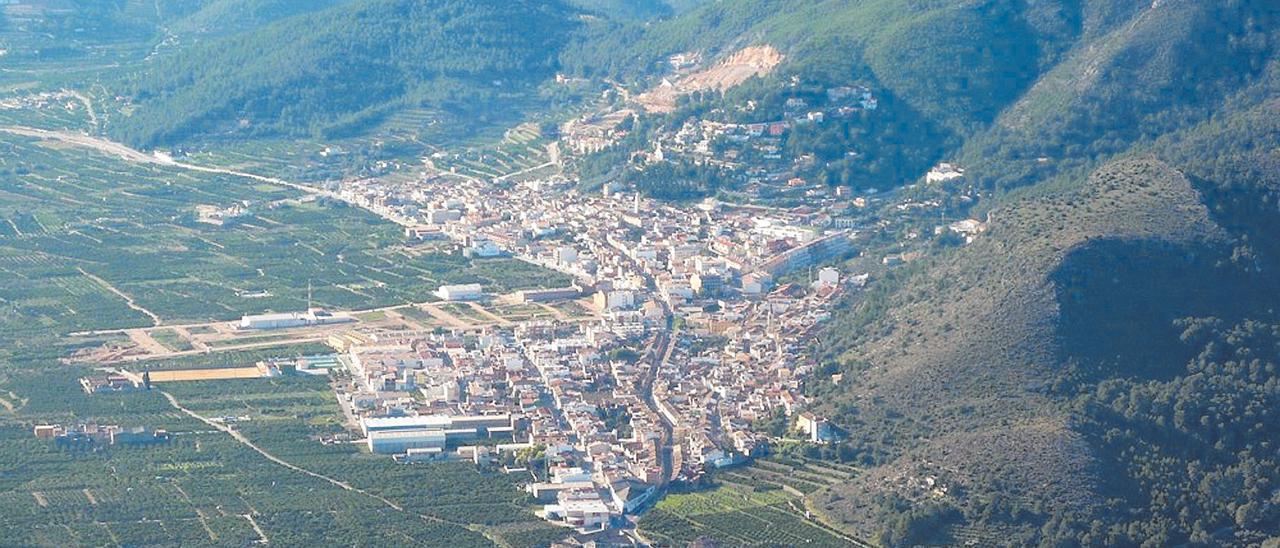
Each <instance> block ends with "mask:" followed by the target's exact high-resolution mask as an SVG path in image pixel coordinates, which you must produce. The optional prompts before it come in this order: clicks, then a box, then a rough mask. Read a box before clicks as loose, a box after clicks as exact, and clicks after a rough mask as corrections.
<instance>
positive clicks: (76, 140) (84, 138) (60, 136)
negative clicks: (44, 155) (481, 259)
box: [0, 126, 414, 226]
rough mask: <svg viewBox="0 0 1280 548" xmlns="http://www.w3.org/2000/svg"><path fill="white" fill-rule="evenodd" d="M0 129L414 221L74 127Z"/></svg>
mask: <svg viewBox="0 0 1280 548" xmlns="http://www.w3.org/2000/svg"><path fill="white" fill-rule="evenodd" d="M0 131H2V132H5V133H10V134H13V135H21V136H24V137H34V138H37V139H46V140H53V141H61V142H64V143H67V144H70V145H76V146H80V147H84V148H90V149H93V150H97V151H99V152H102V153H104V154H109V155H112V156H116V157H119V158H121V159H123V160H125V161H128V162H133V163H140V164H153V165H160V166H169V167H175V168H178V169H185V170H188V171H198V172H201V173H214V174H218V175H230V176H232V177H243V178H246V179H252V180H254V181H259V182H263V183H268V184H273V185H277V186H283V187H286V188H291V189H294V190H297V191H299V192H303V193H306V194H310V195H313V196H320V197H325V198H331V199H334V200H339V201H344V202H347V203H350V204H351V205H354V206H356V207H359V208H362V209H365V210H367V211H369V212H371V213H373V214H375V215H377V216H379V217H382V218H383V219H386V220H388V221H391V222H393V223H395V224H398V225H401V226H411V225H413V224H414V223H413V222H412V221H410V220H408V219H401V218H399V217H396V216H394V215H389V214H388V213H387V212H385V211H379V210H377V209H373V208H369V207H366V206H364V205H361V204H357V203H354V202H349V201H347V200H344V199H343V198H342V196H340V195H339V194H338V193H336V192H331V191H328V190H324V189H320V188H316V187H313V186H309V185H304V184H301V183H294V182H291V181H286V180H284V179H281V178H279V177H268V176H266V175H258V174H255V173H248V172H244V171H237V170H234V169H228V168H222V167H209V166H202V165H199V164H191V163H187V162H179V161H177V160H174V159H173V158H170V157H168V156H165V155H161V154H147V153H145V152H143V151H141V150H137V149H135V148H132V147H130V146H129V145H126V144H123V143H118V142H115V141H112V140H110V139H105V138H102V137H95V136H92V135H86V134H83V133H78V132H74V131H54V130H48V129H39V128H32V127H25V126H0Z"/></svg>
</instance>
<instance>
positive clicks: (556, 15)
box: [114, 0, 573, 146]
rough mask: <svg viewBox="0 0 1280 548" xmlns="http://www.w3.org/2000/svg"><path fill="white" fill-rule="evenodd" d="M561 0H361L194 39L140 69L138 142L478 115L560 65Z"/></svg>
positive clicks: (131, 138)
mask: <svg viewBox="0 0 1280 548" xmlns="http://www.w3.org/2000/svg"><path fill="white" fill-rule="evenodd" d="M570 13H571V12H570V11H569V9H568V8H566V7H565V6H564V5H562V4H558V3H554V2H553V3H547V2H531V1H516V2H509V1H501V2H500V1H497V0H482V1H466V2H463V1H461V0H431V1H427V2H411V1H407V0H360V1H358V2H352V3H348V4H346V5H343V6H341V7H340V8H336V9H329V10H325V11H320V12H317V13H313V14H305V15H300V16H295V17H289V18H286V19H282V20H280V21H277V22H276V23H273V24H271V25H268V26H266V27H263V28H261V29H259V30H254V31H250V32H247V33H242V34H237V35H233V36H230V37H227V38H224V39H220V40H216V41H212V42H208V43H204V44H198V45H196V46H194V47H192V48H189V49H185V50H183V51H181V52H180V53H179V54H177V55H174V56H172V57H168V58H164V59H162V60H159V61H157V62H156V63H154V64H153V65H152V66H150V67H148V68H147V69H145V70H144V71H142V72H141V73H140V74H138V75H137V77H136V79H135V80H134V82H133V83H132V84H131V85H130V86H129V87H130V91H129V95H130V96H132V98H133V100H134V101H135V102H136V103H137V110H136V112H134V114H133V115H132V116H131V117H130V118H128V119H126V120H125V121H123V122H121V123H120V124H119V125H118V127H116V128H114V132H115V134H116V135H117V136H118V137H120V138H122V139H124V140H126V141H128V142H130V143H133V144H135V145H139V146H157V145H164V144H172V143H175V142H178V141H180V140H182V139H185V138H189V137H192V136H197V135H230V136H237V137H239V136H249V135H263V134H287V135H298V134H308V133H309V134H317V135H329V134H334V133H342V132H345V131H352V130H353V129H358V128H360V127H362V126H363V125H364V124H367V123H368V122H369V121H371V120H373V119H376V118H377V117H378V116H380V115H382V114H384V113H385V112H386V111H387V109H389V108H391V107H393V106H402V105H412V106H430V107H434V108H443V109H452V110H454V111H456V112H463V113H467V114H470V115H472V116H474V117H476V118H477V122H479V123H482V122H483V119H484V118H485V117H487V116H491V115H492V114H491V113H490V112H489V111H490V110H491V109H493V110H501V109H502V108H504V106H510V101H509V100H505V99H506V98H507V97H509V96H519V95H521V94H523V93H527V92H528V91H529V88H530V87H531V86H533V85H535V84H536V83H538V82H540V81H541V80H543V79H545V78H547V77H549V76H550V75H551V74H552V73H553V72H554V69H555V52H556V51H557V50H558V49H559V47H560V45H561V44H562V43H563V42H564V41H565V40H566V39H567V35H568V32H569V31H570V29H571V28H572V25H573V23H572V20H571V19H570Z"/></svg>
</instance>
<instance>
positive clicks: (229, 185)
mask: <svg viewBox="0 0 1280 548" xmlns="http://www.w3.org/2000/svg"><path fill="white" fill-rule="evenodd" d="M298 198H301V195H300V193H298V192H296V191H294V190H290V189H286V188H281V187H274V186H270V185H264V184H262V183H252V184H251V182H249V181H245V180H242V179H240V178H237V177H232V176H220V175H208V174H203V173H193V172H189V171H183V170H180V169H178V168H170V167H164V166H158V165H150V164H146V165H140V164H130V163H126V162H124V161H122V160H119V159H116V158H114V157H111V156H108V155H104V154H99V153H96V152H91V151H87V150H84V149H70V148H66V147H65V146H63V145H61V144H56V146H55V143H53V142H41V141H37V140H33V139H27V138H22V137H16V136H10V135H7V134H0V275H3V276H4V277H5V279H6V283H5V284H3V285H2V286H0V308H2V309H3V312H4V314H2V315H0V333H4V334H5V338H6V339H9V340H18V341H21V340H22V339H23V338H24V337H28V336H34V335H38V334H47V333H49V332H50V331H52V332H54V333H67V332H73V331H80V330H91V329H106V328H122V327H132V326H145V325H151V324H152V323H155V319H154V318H153V317H152V315H154V316H155V317H156V318H158V319H159V321H161V322H162V323H177V322H193V321H206V320H222V319H233V318H236V317H238V316H240V315H242V314H246V313H259V312H264V311H283V310H296V309H300V308H303V307H305V306H306V303H307V286H308V284H310V285H311V286H312V287H313V288H314V302H315V304H316V305H318V306H324V307H330V308H334V309H363V308H373V307H378V306H386V305H393V304H401V303H406V302H421V301H428V300H432V299H433V297H432V296H431V292H432V291H433V290H435V289H436V287H438V286H439V285H441V284H446V283H466V282H477V283H481V284H484V285H485V286H486V289H487V290H491V291H495V292H503V291H511V290H515V289H520V288H523V287H528V286H530V285H532V284H536V283H545V284H547V285H555V284H556V283H562V282H563V281H564V280H561V279H558V277H557V276H555V275H550V276H548V275H543V274H542V273H541V272H539V273H538V275H532V274H534V272H531V270H533V269H534V267H531V266H529V265H527V264H525V263H522V262H519V261H515V260H511V259H496V260H468V259H464V258H462V257H458V256H451V255H445V254H441V253H434V252H428V253H418V252H414V251H412V250H409V249H406V248H405V247H403V246H402V245H400V234H399V230H398V228H397V227H396V226H395V225H392V224H390V223H387V222H385V221H383V220H381V219H379V218H377V217H375V216H373V215H371V214H369V213H366V212H364V211H362V210H359V209H357V208H353V207H349V206H346V205H345V204H341V203H333V202H326V201H324V200H319V201H305V200H298ZM236 203H246V204H248V206H247V207H248V210H249V214H248V215H246V216H243V217H241V218H238V219H235V220H234V222H231V223H228V224H227V225H225V226H213V225H208V224H202V223H199V222H197V221H196V213H195V205H197V204H207V205H212V206H218V207H227V206H230V205H233V204H236ZM130 299H131V300H132V306H130V301H129V300H130Z"/></svg>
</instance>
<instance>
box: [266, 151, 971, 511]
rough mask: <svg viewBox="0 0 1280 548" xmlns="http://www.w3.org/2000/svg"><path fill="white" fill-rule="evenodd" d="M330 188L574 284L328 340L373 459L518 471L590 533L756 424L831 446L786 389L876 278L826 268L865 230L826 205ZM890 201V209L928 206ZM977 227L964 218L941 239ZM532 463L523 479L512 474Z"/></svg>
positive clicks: (408, 230)
mask: <svg viewBox="0 0 1280 548" xmlns="http://www.w3.org/2000/svg"><path fill="white" fill-rule="evenodd" d="M939 169H940V170H944V171H945V173H954V172H956V170H955V169H954V168H952V167H950V166H940V168H939ZM935 171H938V170H935ZM949 179H950V177H948V178H947V180H949ZM931 182H932V181H931ZM835 192H836V191H833V196H832V197H833V198H834V195H835ZM336 194H337V195H338V196H340V197H341V198H342V199H344V200H347V201H349V202H350V203H353V204H356V205H359V206H361V207H364V208H366V209H369V210H371V211H374V212H377V213H379V214H381V215H382V216H384V217H385V218H387V219H391V220H393V221H395V222H397V223H399V224H401V225H403V227H404V237H405V240H406V242H407V243H409V244H410V245H414V244H417V245H425V243H426V242H430V241H433V240H439V241H440V242H446V243H447V244H448V245H452V246H454V248H455V249H456V250H457V252H458V253H462V254H465V255H468V256H479V257H493V256H511V257H515V258H518V259H520V260H523V261H526V262H529V263H532V264H535V265H539V266H542V267H545V268H548V269H552V270H555V271H558V272H561V273H564V274H566V275H568V276H570V277H571V278H572V280H573V282H572V283H571V284H569V285H567V286H565V287H558V288H550V289H534V290H523V291H518V292H515V293H512V294H506V295H496V294H490V293H487V292H486V288H485V287H483V286H482V285H480V284H462V285H446V286H442V287H440V288H439V289H438V290H437V291H436V296H437V297H438V298H439V300H440V301H441V302H440V303H437V305H436V306H437V309H440V310H447V309H452V310H455V311H457V312H458V314H460V315H461V314H464V313H465V314H472V315H478V316H480V317H485V316H492V314H491V313H489V312H488V311H487V310H486V309H485V306H486V305H490V306H491V305H493V303H496V302H502V303H504V304H503V305H502V306H508V307H510V306H525V307H530V308H531V309H534V310H538V309H539V308H542V309H547V310H552V311H559V310H562V309H572V308H577V309H579V310H585V311H586V314H585V315H578V316H573V317H569V316H567V315H564V314H559V313H558V314H555V315H550V316H548V315H533V316H531V317H530V318H528V319H524V320H517V321H511V320H506V319H502V318H498V317H492V318H490V319H492V320H495V321H488V322H483V323H477V324H476V325H472V326H468V327H462V326H456V325H455V326H449V327H447V328H446V327H440V326H436V327H428V326H419V327H421V328H406V327H405V326H403V325H398V326H376V325H373V326H365V325H360V324H356V325H353V326H350V327H349V329H344V330H342V331H339V332H333V333H331V334H330V335H329V336H328V338H327V340H326V343H327V344H328V345H329V346H330V347H331V348H332V349H333V351H334V353H335V354H334V358H332V359H328V360H326V364H328V365H329V366H332V365H335V364H336V365H340V366H341V367H338V368H337V369H334V371H337V373H335V375H336V376H335V388H336V390H337V392H338V397H339V401H340V403H341V404H342V407H343V410H344V413H345V414H346V415H347V419H348V423H349V426H350V429H351V432H352V436H359V438H360V439H358V440H356V441H359V442H360V443H363V444H365V445H366V446H367V448H368V450H369V451H370V452H372V453H378V454H387V455H391V456H393V457H394V458H395V459H396V460H397V461H399V462H405V463H414V462H421V461H428V460H436V459H450V458H452V459H467V460H471V461H474V462H475V463H476V464H477V465H481V466H487V467H493V468H498V467H500V468H502V469H504V470H506V471H508V472H518V473H529V474H530V476H531V478H532V480H531V481H530V482H529V483H528V484H527V490H528V492H529V493H530V495H532V496H533V497H534V498H536V499H537V500H539V501H542V502H543V503H544V506H543V510H542V512H541V514H542V515H543V516H544V517H545V518H546V519H548V520H552V521H555V522H559V523H563V524H565V525H569V526H573V527H575V528H578V529H579V530H582V531H592V530H600V529H602V528H608V527H610V526H612V525H616V524H619V523H622V520H623V517H624V516H626V515H629V514H634V513H637V512H642V511H643V510H644V509H645V508H647V507H648V506H649V505H650V504H651V503H652V502H653V501H654V500H656V498H657V497H659V496H660V495H661V493H663V492H664V491H665V489H666V488H667V486H668V485H670V484H672V483H673V482H696V481H697V480H698V479H699V478H700V477H701V476H702V475H704V474H706V473H708V472H709V471H712V470H715V469H717V468H722V467H726V466H732V465H735V464H738V463H742V462H744V461H746V460H748V459H750V458H752V457H753V456H756V455H759V454H761V453H762V452H763V451H765V450H766V449H767V447H768V446H769V444H770V442H771V436H770V434H769V433H766V432H761V431H759V430H758V429H757V428H755V427H754V425H757V424H759V423H760V422H761V421H764V420H767V419H769V418H771V417H774V416H777V415H778V414H782V415H783V416H785V417H788V419H787V421H788V424H789V431H790V434H793V435H796V436H798V437H799V439H802V440H803V441H805V442H808V443H813V444H826V443H830V442H832V441H835V440H838V438H839V436H840V433H839V432H838V431H837V429H835V428H834V427H833V426H832V425H831V424H830V423H829V422H828V421H827V420H826V419H825V418H823V417H821V416H816V415H814V414H813V413H810V412H808V411H806V404H807V402H806V400H805V396H804V395H803V382H804V380H805V379H806V378H807V376H808V375H809V374H810V373H811V372H812V371H813V369H814V368H815V367H816V366H817V364H816V362H815V360H814V359H813V358H812V356H810V355H809V352H808V344H809V342H810V340H811V338H812V336H813V332H814V330H815V329H817V328H818V327H819V326H820V325H821V324H822V323H823V321H825V320H826V319H827V318H828V317H829V315H830V312H829V307H830V306H831V305H832V304H833V303H834V302H836V300H837V299H838V298H839V297H840V296H841V295H842V294H843V293H845V292H849V291H857V290H859V289H860V288H862V287H863V286H865V285H866V284H868V283H869V281H870V277H871V274H870V273H868V272H844V271H841V270H840V269H839V268H837V267H835V266H831V265H838V264H843V263H844V260H845V259H848V258H850V257H855V256H857V255H859V253H860V252H859V249H858V241H859V238H860V232H859V226H860V225H859V223H860V222H861V221H860V220H859V219H857V218H855V217H853V216H852V215H851V209H850V208H848V207H847V206H845V205H844V204H845V203H847V202H845V201H843V200H835V199H829V200H826V201H825V204H826V205H824V206H819V207H812V208H810V207H805V208H795V209H780V208H762V207H756V206H740V205H733V204H725V203H719V202H716V201H714V200H705V201H702V202H699V203H696V204H692V205H678V204H672V203H666V202H659V201H654V200H650V199H647V198H644V197H642V196H640V195H639V194H637V193H631V192H618V191H614V190H613V189H611V188H609V187H607V186H606V188H604V189H603V191H602V192H600V193H598V194H588V193H582V192H578V191H576V190H574V189H573V187H572V185H571V183H570V182H569V181H566V180H555V179H552V180H541V179H539V180H528V181H523V182H516V183H511V182H508V183H504V184H493V183H492V182H490V181H484V180H481V179H477V178H467V177H456V176H437V177H430V178H427V179H426V180H425V181H418V182H417V183H415V184H404V183H401V184H389V183H387V182H385V181H382V180H356V181H346V182H344V183H343V185H342V187H341V188H340V189H338V190H337V191H336ZM860 200H861V201H862V202H863V203H865V202H866V200H865V199H861V198H860ZM873 200H876V201H878V200H879V199H878V198H873ZM903 203H904V204H906V207H902V204H898V205H897V206H896V207H893V208H890V209H891V210H894V211H911V210H914V209H920V208H928V207H929V205H928V204H920V203H917V202H913V201H911V200H904V202H903ZM868 216H869V215H868ZM836 218H839V219H841V220H840V221H836V220H835V219H836ZM983 227H984V224H983V223H980V222H978V221H974V220H967V221H964V222H961V223H954V224H952V225H950V226H949V227H948V226H939V228H938V229H939V231H948V230H949V231H953V232H957V233H961V232H964V233H965V234H976V232H977V231H978V230H979V229H980V228H983ZM900 261H901V257H900V256H888V255H886V256H885V257H884V260H883V261H878V263H880V264H883V265H891V264H895V263H896V262H900ZM450 307H452V308H450ZM554 307H561V308H554ZM308 318H314V313H311V315H309V316H308V315H306V314H301V313H299V314H294V315H276V316H269V317H268V316H259V317H246V318H245V319H244V320H242V322H241V326H242V327H253V328H261V329H276V328H296V327H299V326H308V325H310V326H315V325H321V323H323V322H320V321H318V320H316V321H311V320H309V319H308ZM279 319H284V320H286V321H284V322H283V323H278V322H277V320H279ZM303 361H304V362H305V360H303ZM299 365H300V366H301V368H302V369H306V368H307V367H306V364H305V363H302V364H299ZM514 455H521V456H522V458H519V459H513V456H514ZM532 461H536V462H538V463H539V464H540V467H539V469H536V470H530V469H528V468H526V466H528V465H529V463H530V462H532Z"/></svg>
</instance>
